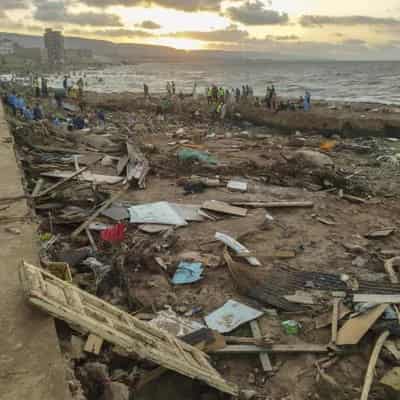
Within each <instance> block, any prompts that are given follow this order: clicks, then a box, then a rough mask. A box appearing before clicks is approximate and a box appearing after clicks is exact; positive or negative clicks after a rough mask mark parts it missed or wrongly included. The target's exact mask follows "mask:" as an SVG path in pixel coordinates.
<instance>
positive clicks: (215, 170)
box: [0, 94, 400, 400]
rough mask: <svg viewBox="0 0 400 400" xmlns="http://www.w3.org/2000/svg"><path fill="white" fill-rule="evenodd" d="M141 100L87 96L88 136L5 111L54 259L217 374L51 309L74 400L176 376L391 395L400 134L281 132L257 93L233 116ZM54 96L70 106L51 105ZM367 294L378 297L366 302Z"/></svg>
mask: <svg viewBox="0 0 400 400" xmlns="http://www.w3.org/2000/svg"><path fill="white" fill-rule="evenodd" d="M129 100H130V101H129V102H128V101H127V99H126V98H125V97H124V96H122V95H121V96H116V95H110V96H106V95H104V96H100V95H92V94H87V98H86V113H88V114H90V113H93V112H94V111H95V110H99V109H101V110H104V112H105V114H106V121H107V123H106V125H105V127H99V126H98V125H97V124H96V121H94V120H91V119H90V118H89V119H88V122H87V128H86V129H85V130H83V131H82V130H68V129H67V125H68V123H67V122H65V123H64V122H62V123H61V125H54V124H53V123H52V122H51V120H50V119H44V120H41V121H37V122H26V121H23V120H21V119H20V118H19V117H14V116H12V115H11V113H10V115H9V116H8V119H9V124H10V127H11V129H12V132H13V135H14V139H15V146H16V151H17V155H18V158H19V160H20V162H21V166H22V168H23V171H24V174H25V175H24V183H25V190H26V197H27V199H28V201H29V203H30V205H31V208H32V210H33V212H34V218H35V219H36V221H37V222H38V226H39V228H38V240H39V241H40V246H41V251H40V261H41V265H40V266H41V268H43V269H44V270H45V271H46V270H47V272H48V271H50V268H49V265H52V266H53V267H52V268H53V269H52V270H51V272H52V273H53V274H56V275H57V277H58V279H61V280H63V281H64V282H66V285H73V286H74V287H76V288H80V289H81V290H83V291H84V292H85V293H88V294H90V295H93V296H96V297H98V298H99V299H101V300H102V302H101V304H102V305H103V306H104V310H111V308H110V309H108V307H112V310H115V308H117V309H118V310H120V311H118V313H119V312H121V314H120V315H121V318H125V319H126V318H128V320H129V318H131V317H132V321H133V323H134V324H135V321H139V322H140V324H143V325H141V326H142V327H143V329H144V330H145V329H156V328H154V327H155V326H157V329H161V331H162V332H168V336H167V337H168V338H169V340H171V343H172V344H171V346H175V345H176V346H177V348H180V349H181V351H182V352H184V350H182V349H187V348H189V347H190V348H194V349H196V351H198V353H196V354H197V355H198V356H199V357H200V354H201V357H204V359H205V360H207V362H209V365H210V368H212V369H213V371H215V375H213V374H211V373H210V376H207V377H206V376H205V375H204V376H203V377H201V376H197V378H198V379H197V380H195V381H193V382H192V383H191V384H190V385H192V386H190V385H189V387H190V388H191V389H188V388H187V387H186V386H185V385H186V382H187V381H186V380H187V379H188V378H187V377H184V376H183V375H185V374H184V368H183V367H180V368H175V369H174V368H172V365H171V364H170V362H169V361H168V362H166V363H165V362H161V361H163V360H164V359H163V357H162V356H161V355H160V356H157V357H152V356H150V357H146V356H147V355H149V354H150V353H148V352H147V350H146V351H144V350H143V351H142V352H141V351H139V350H137V352H136V353H135V348H134V347H129V346H128V345H127V344H126V345H124V343H128V341H124V340H122V339H121V340H120V341H119V345H118V346H117V342H118V340H116V339H115V340H114V338H113V337H111V336H110V335H111V333H110V332H111V331H110V332H108V333H107V334H104V333H102V334H98V332H97V333H96V332H95V331H94V328H93V325H87V326H85V322H84V321H83V320H73V319H71V318H66V317H65V315H64V316H63V315H62V313H61V312H58V313H55V312H54V310H53V309H52V311H49V309H47V311H46V312H49V313H51V314H52V315H54V316H55V317H56V319H57V332H58V335H59V339H60V344H61V348H62V350H63V353H64V356H65V360H66V364H67V365H68V368H69V369H68V371H69V372H68V377H69V380H68V382H69V386H70V389H71V393H72V394H73V396H74V398H75V399H80V400H82V399H84V398H86V399H88V400H92V399H103V400H127V399H129V398H133V397H135V398H141V399H150V398H151V395H149V390H150V389H149V388H151V386H152V385H158V384H160V385H166V387H167V386H168V384H167V383H166V381H168V379H165V377H164V375H166V376H167V375H170V376H171V382H172V381H174V382H175V381H176V382H180V381H182V382H183V384H182V394H181V395H182V398H185V396H187V393H188V391H189V392H190V391H191V390H193V393H197V397H196V398H198V399H206V398H210V399H213V398H218V396H219V395H218V394H217V393H216V388H217V389H219V390H221V391H225V392H226V393H229V394H230V395H233V396H236V395H238V396H241V398H245V399H265V400H266V399H269V400H275V399H276V400H278V399H279V400H280V399H299V400H303V399H304V400H305V399H316V400H317V399H334V398H335V399H338V398H340V399H349V400H351V399H354V398H358V397H359V395H360V392H361V390H362V388H363V387H364V391H363V393H364V394H365V393H366V395H367V397H368V394H369V396H370V398H374V399H384V398H385V397H384V396H385V395H384V393H385V391H384V389H382V383H383V386H385V385H386V386H390V388H391V390H392V391H393V390H394V391H396V392H397V393H398V383H397V382H393V379H394V378H393V376H397V375H396V374H398V371H397V369H395V368H396V365H398V361H399V360H398V357H396V356H395V354H397V352H398V351H400V341H399V339H398V337H399V335H400V325H399V309H398V304H397V301H396V302H393V299H394V300H395V299H396V296H395V295H397V296H398V295H400V284H399V280H398V277H397V274H398V271H397V270H396V268H397V267H398V264H399V263H398V262H397V261H398V260H397V258H398V250H399V248H400V236H399V233H398V230H399V215H400V205H399V202H398V198H399V196H400V181H399V178H398V176H399V175H398V174H399V169H398V168H399V167H398V163H396V160H397V155H398V154H399V153H400V144H399V143H398V142H396V141H388V140H386V138H384V137H374V136H369V135H366V136H362V135H358V136H357V137H352V138H348V137H344V136H339V135H336V136H337V137H335V143H334V144H333V143H330V144H329V146H328V145H327V144H326V137H324V136H323V135H322V134H320V133H319V131H318V130H316V129H309V130H308V129H307V124H306V123H303V124H302V125H303V129H302V130H301V132H297V133H295V132H296V130H294V129H293V131H292V134H290V135H283V134H282V133H280V132H278V131H277V130H275V129H274V128H273V127H271V126H269V125H268V124H262V123H261V122H262V121H261V122H260V118H258V119H252V115H253V114H252V112H251V110H249V109H248V107H249V106H248V105H247V104H245V105H243V109H238V110H236V111H237V112H231V113H228V115H227V117H226V119H225V120H224V121H220V120H219V119H213V117H212V112H210V110H209V108H208V106H207V104H206V101H205V100H202V99H197V100H194V99H193V98H191V97H187V98H185V99H183V100H179V107H176V108H175V107H173V106H171V108H170V109H168V110H164V111H163V112H162V113H160V107H161V106H160V104H161V102H162V99H161V98H159V97H153V98H151V99H150V100H149V99H143V98H139V97H137V98H136V99H134V100H132V98H129ZM174 101H178V100H176V99H175V100H174ZM172 103H173V102H172ZM173 104H174V103H173ZM43 107H44V108H45V109H46V114H48V115H50V114H52V113H58V116H59V118H60V119H61V120H62V121H67V119H68V118H69V117H70V112H69V111H66V110H56V109H54V105H53V104H52V103H51V101H47V100H43ZM238 107H239V106H238ZM258 113H259V112H258ZM238 114H239V116H238ZM274 118H275V117H274ZM244 131H246V132H247V133H246V134H245V133H244ZM227 133H229V135H226V134H227ZM321 133H322V132H321ZM294 139H295V140H294ZM300 139H301V140H300ZM0 201H1V198H0ZM0 204H3V202H1V203H0ZM105 231H106V233H105ZM7 232H9V233H10V238H12V235H18V231H17V230H15V229H9V228H8V230H7ZM10 240H12V239H10ZM394 257H397V258H396V259H395V258H394ZM54 263H55V264H54ZM57 266H58V267H60V268H61V267H62V269H61V270H59V271H58V272H57ZM54 268H55V269H54ZM47 272H46V273H47ZM191 274H192V275H193V276H192V275H191ZM46 276H47V275H46ZM46 279H48V281H47V282H48V283H47V284H48V285H50V284H49V282H51V278H49V277H47V278H46ZM71 280H72V282H70V281H71ZM182 283H184V284H182ZM50 286H51V285H50ZM61 286H62V285H61V283H59V284H58V288H60V287H61ZM43 293H44V292H43ZM53 295H54V296H55V294H53ZM43 296H45V295H44V294H43ZM46 296H49V298H50V297H51V293H50V292H48V293H47V294H46ZM357 296H361V297H359V298H369V297H368V296H370V297H371V299H372V298H373V304H367V305H366V306H365V307H361V308H360V307H359V306H358V305H359V302H358V300H357V298H358V297H357ZM67 297H68V296H67ZM43 298H44V297H43ZM43 298H42V300H43ZM388 298H389V299H392V300H390V301H388V300H387V299H388ZM53 300H54V297H53ZM93 301H94V300H93ZM33 303H34V304H36V303H37V302H36V303H35V302H33ZM94 304H95V303H93V304H92V305H91V306H90V307H89V308H90V309H91V312H92V313H97V314H101V315H103V314H102V311H99V310H98V309H97V308H96V307H95V305H94ZM99 304H100V303H99ZM226 304H228V305H232V304H233V305H235V307H236V305H239V306H241V308H240V310H239V311H240V312H239V311H237V313H236V311H235V309H238V307H236V308H235V307H233V306H231V307H226ZM224 305H225V307H223V306H224ZM362 305H363V306H364V305H365V303H364V302H362ZM36 306H40V305H39V304H36ZM388 307H391V310H392V312H389V313H388V310H387V309H388ZM41 308H42V310H46V308H45V307H41ZM221 310H222V311H221ZM250 311H251V313H250ZM105 312H106V311H104V313H105ZM113 312H116V311H113ZM163 313H166V314H164V317H162V316H163ZM241 313H242V314H241ZM248 314H251V315H248ZM104 315H106V314H104ZM104 315H103V317H104ZM125 315H128V317H122V316H125ZM216 315H217V316H218V321H211V319H210V316H216ZM388 315H389V317H388ZM160 316H161V320H162V321H161V322H162V324H161V322H160ZM89 317H90V315H89V313H88V318H89ZM97 317H98V315H97ZM167 317H168V318H167ZM104 318H105V319H104V320H105V321H106V322H107V321H108V322H109V320H110V317H109V316H106V317H104ZM60 320H63V321H64V322H63V323H61V322H60ZM65 321H66V322H67V323H65ZM151 321H154V322H153V323H151ZM288 321H291V322H293V321H294V324H293V326H294V325H295V326H296V329H295V331H290V332H289V331H288V328H286V325H287V324H286V325H285V323H286V322H288ZM158 324H161V325H162V327H160V326H159V325H158ZM221 325H225V326H226V327H227V328H226V329H222V328H221V329H217V328H215V326H221ZM111 326H112V325H111ZM207 326H208V327H207ZM148 327H152V328H148ZM183 327H185V329H183ZM193 327H194V331H193V329H192V328H193ZM210 327H214V328H215V330H213V329H210ZM114 328H115V325H114V326H113V329H114ZM186 328H187V329H186ZM115 329H116V328H115ZM149 332H150V331H149ZM151 332H152V331H151ZM171 332H173V333H171ZM177 332H181V333H180V334H178V333H177ZM182 332H184V333H182ZM382 332H389V333H388V335H387V338H388V337H390V339H391V342H390V343H391V347H390V348H391V349H392V351H389V350H388V349H387V348H386V347H385V346H383V343H382V346H383V347H382V346H381V347H382V349H379V352H378V349H377V347H376V348H375V350H376V353H377V355H376V357H377V358H376V366H375V365H373V363H372V361H374V360H371V363H370V365H372V366H371V368H372V369H373V370H374V371H375V375H376V378H374V379H373V382H372V383H371V382H369V377H368V376H366V377H365V382H366V383H365V382H364V375H365V374H366V373H367V371H366V366H367V364H368V361H369V360H370V356H371V351H372V347H373V345H374V344H376V339H378V338H381V336H380V335H382ZM114 333H115V332H114ZM125 334H126V332H125ZM90 335H92V336H91V337H90V340H91V345H90V346H89V345H87V344H86V345H85V343H87V341H88V340H89V339H88V337H89V336H90ZM93 335H95V336H96V335H98V336H99V337H97V336H96V337H93ZM149 335H150V333H149ZM175 336H177V337H175ZM121 338H122V336H121ZM387 338H386V337H385V340H384V342H385V341H386V339H387ZM96 340H97V342H96ZM378 340H379V339H378ZM382 340H383V339H382ZM154 343H157V342H156V341H154ZM377 344H379V343H377ZM96 348H97V350H95V349H96ZM88 349H91V351H88ZM177 354H178V353H177ZM203 355H204V356H203ZM263 355H264V356H265V357H263ZM372 355H373V356H374V354H372ZM181 356H182V354H181ZM184 358H185V357H183V359H184ZM177 359H178V358H177ZM183 365H184V363H183V361H182V366H183ZM214 368H215V370H214ZM170 370H175V372H171V371H170ZM390 371H395V372H396V374H394V373H391V372H390ZM176 372H177V373H179V374H180V375H177V376H176V375H175V373H176ZM188 376H189V377H196V374H195V373H192V372H190V373H189V374H188ZM205 377H206V378H207V379H205ZM213 377H214V378H215V379H216V380H215V381H214V380H213V379H214V378H213ZM396 379H398V378H396ZM210 382H214V384H210ZM215 382H217V383H215ZM229 382H234V385H235V387H236V385H237V387H238V391H237V392H236V390H233V389H232V390H231V391H230V390H229V389H226V388H227V387H228V385H229ZM380 382H382V383H380ZM205 383H207V384H208V385H206V384H205ZM225 383H226V385H227V386H224V385H225ZM178 385H179V384H178ZM232 387H233V386H232ZM360 388H361V389H360ZM169 389H170V388H169ZM169 389H168V390H169ZM224 389H226V390H224ZM154 390H156V389H154ZM158 390H159V391H160V392H161V393H162V389H161V387H158V388H157V391H158ZM175 391H176V393H174V398H180V395H179V389H176V390H175ZM150 392H151V390H150ZM239 392H240V393H239ZM146 393H147V394H146ZM382 393H383V394H382ZM157 396H159V395H157ZM157 396H156V395H155V397H154V398H158V397H157ZM382 396H383V397H382ZM186 398H188V397H186ZM193 398H195V397H193Z"/></svg>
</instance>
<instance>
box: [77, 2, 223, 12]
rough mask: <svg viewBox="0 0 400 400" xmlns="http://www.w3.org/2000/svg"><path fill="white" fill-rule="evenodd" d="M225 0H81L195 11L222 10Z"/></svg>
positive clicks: (95, 4)
mask: <svg viewBox="0 0 400 400" xmlns="http://www.w3.org/2000/svg"><path fill="white" fill-rule="evenodd" d="M222 1H223V0H81V2H82V3H84V4H86V5H88V6H90V7H99V8H106V7H110V6H123V7H135V6H144V7H151V6H161V7H165V8H172V9H175V10H181V11H188V12H195V11H220V9H221V3H222Z"/></svg>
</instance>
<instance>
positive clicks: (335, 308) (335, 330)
mask: <svg viewBox="0 0 400 400" xmlns="http://www.w3.org/2000/svg"><path fill="white" fill-rule="evenodd" d="M341 302H342V300H341V299H339V298H337V297H335V298H334V299H333V311H332V336H331V342H332V343H333V344H335V343H336V341H337V335H338V319H339V310H340V305H341Z"/></svg>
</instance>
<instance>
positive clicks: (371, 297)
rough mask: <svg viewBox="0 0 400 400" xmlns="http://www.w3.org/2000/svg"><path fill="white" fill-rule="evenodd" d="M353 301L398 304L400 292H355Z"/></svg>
mask: <svg viewBox="0 0 400 400" xmlns="http://www.w3.org/2000/svg"><path fill="white" fill-rule="evenodd" d="M353 301H354V303H371V304H398V303H400V294H355V295H353Z"/></svg>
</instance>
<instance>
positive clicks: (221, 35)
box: [165, 25, 249, 42]
mask: <svg viewBox="0 0 400 400" xmlns="http://www.w3.org/2000/svg"><path fill="white" fill-rule="evenodd" d="M165 36H168V37H174V38H184V39H194V40H202V41H206V42H239V41H242V40H245V39H247V38H248V37H249V33H248V32H247V31H242V30H239V29H238V28H237V27H236V26H234V25H231V26H229V27H228V28H227V29H219V30H215V31H185V32H176V33H172V34H171V33H169V34H166V35H165Z"/></svg>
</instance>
